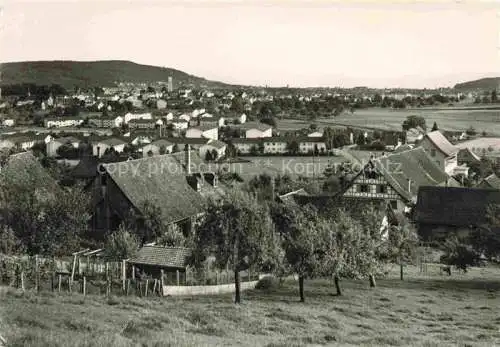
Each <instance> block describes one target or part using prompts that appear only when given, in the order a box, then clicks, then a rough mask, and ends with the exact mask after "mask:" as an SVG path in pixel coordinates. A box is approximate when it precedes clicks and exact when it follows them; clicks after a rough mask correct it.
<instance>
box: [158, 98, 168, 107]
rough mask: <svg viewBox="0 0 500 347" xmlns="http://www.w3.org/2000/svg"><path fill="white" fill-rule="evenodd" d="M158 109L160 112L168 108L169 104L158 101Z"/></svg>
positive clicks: (161, 100)
mask: <svg viewBox="0 0 500 347" xmlns="http://www.w3.org/2000/svg"><path fill="white" fill-rule="evenodd" d="M156 108H157V109H159V110H164V109H166V108H167V102H166V101H165V100H163V99H158V100H156Z"/></svg>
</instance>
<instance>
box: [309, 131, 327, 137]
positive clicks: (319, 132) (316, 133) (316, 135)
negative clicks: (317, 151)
mask: <svg viewBox="0 0 500 347" xmlns="http://www.w3.org/2000/svg"><path fill="white" fill-rule="evenodd" d="M307 137H323V133H322V132H321V131H314V132H312V133H310V134H308V135H307Z"/></svg>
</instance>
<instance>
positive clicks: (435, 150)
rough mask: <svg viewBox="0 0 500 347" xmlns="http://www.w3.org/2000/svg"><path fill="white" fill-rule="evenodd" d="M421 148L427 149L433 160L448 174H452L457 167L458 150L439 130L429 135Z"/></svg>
mask: <svg viewBox="0 0 500 347" xmlns="http://www.w3.org/2000/svg"><path fill="white" fill-rule="evenodd" d="M420 146H421V147H422V148H423V149H425V151H426V152H427V153H428V154H429V155H430V156H431V158H432V160H433V161H434V162H435V163H436V164H437V165H438V166H439V167H440V168H441V169H442V170H444V171H445V172H446V173H448V174H450V173H452V172H453V169H454V168H455V167H456V166H457V153H458V148H456V147H455V146H454V145H452V144H451V143H450V141H448V139H446V137H445V136H444V135H443V134H442V133H441V132H440V131H439V130H436V131H431V132H430V133H427V134H426V135H425V137H424V138H423V140H422V142H421V143H420Z"/></svg>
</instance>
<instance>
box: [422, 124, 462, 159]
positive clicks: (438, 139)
mask: <svg viewBox="0 0 500 347" xmlns="http://www.w3.org/2000/svg"><path fill="white" fill-rule="evenodd" d="M425 136H426V137H427V138H428V139H429V140H430V141H431V142H432V143H433V144H434V145H435V146H436V147H437V148H438V149H439V150H440V151H441V152H443V153H444V154H445V155H447V156H449V157H451V156H453V155H454V154H456V153H457V152H458V149H457V148H456V147H455V146H454V145H452V144H451V142H450V141H448V139H447V138H446V137H445V136H444V135H443V134H442V133H441V132H440V131H439V130H436V131H431V132H430V133H427V134H426V135H425Z"/></svg>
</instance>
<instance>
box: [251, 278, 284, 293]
mask: <svg viewBox="0 0 500 347" xmlns="http://www.w3.org/2000/svg"><path fill="white" fill-rule="evenodd" d="M279 286H280V281H279V280H278V279H277V278H276V277H274V276H266V277H263V278H261V279H260V280H259V282H257V285H256V286H255V289H259V290H272V289H276V288H278V287H279Z"/></svg>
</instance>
